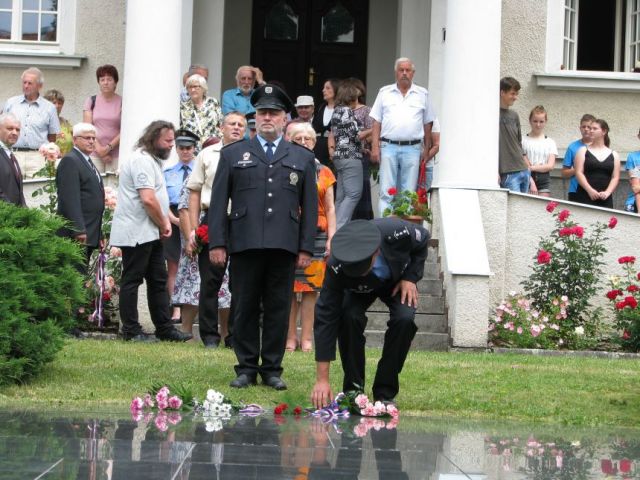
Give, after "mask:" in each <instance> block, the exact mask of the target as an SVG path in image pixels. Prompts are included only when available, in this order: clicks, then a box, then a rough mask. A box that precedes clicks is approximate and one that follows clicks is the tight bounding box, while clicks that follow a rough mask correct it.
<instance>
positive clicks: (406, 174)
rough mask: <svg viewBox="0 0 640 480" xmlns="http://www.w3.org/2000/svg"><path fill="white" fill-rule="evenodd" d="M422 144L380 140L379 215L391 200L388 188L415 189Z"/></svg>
mask: <svg viewBox="0 0 640 480" xmlns="http://www.w3.org/2000/svg"><path fill="white" fill-rule="evenodd" d="M421 153H422V145H421V144H419V143H418V144H416V145H402V146H400V145H393V144H391V143H387V142H380V200H379V202H378V209H379V211H380V216H382V215H383V213H384V210H385V208H387V207H388V206H389V203H390V202H391V195H389V189H390V188H391V187H394V188H396V189H397V190H398V191H399V192H401V191H403V190H413V191H415V189H416V186H417V184H418V174H419V173H420V154H421Z"/></svg>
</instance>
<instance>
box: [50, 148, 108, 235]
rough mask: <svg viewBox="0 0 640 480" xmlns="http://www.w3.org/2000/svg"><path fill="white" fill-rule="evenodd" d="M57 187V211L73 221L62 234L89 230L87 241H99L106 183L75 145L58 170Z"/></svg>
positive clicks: (74, 233) (75, 233)
mask: <svg viewBox="0 0 640 480" xmlns="http://www.w3.org/2000/svg"><path fill="white" fill-rule="evenodd" d="M56 185H57V187H58V212H57V213H58V215H60V216H62V217H64V218H66V219H67V220H68V221H69V222H70V226H69V228H63V229H61V230H60V232H59V234H60V235H61V236H63V237H74V236H75V235H77V234H78V233H86V234H87V245H88V246H90V247H97V246H98V244H99V243H100V234H101V227H102V214H103V212H104V187H103V185H102V179H101V178H99V177H98V175H96V172H95V171H94V170H93V168H91V165H89V163H88V162H87V161H86V160H85V159H84V158H83V157H82V154H81V153H80V152H79V151H78V150H77V149H75V148H73V149H71V151H70V152H69V153H68V154H67V155H65V156H64V157H63V158H62V160H60V164H59V165H58V169H57V170H56Z"/></svg>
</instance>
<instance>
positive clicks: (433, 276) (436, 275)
mask: <svg viewBox="0 0 640 480" xmlns="http://www.w3.org/2000/svg"><path fill="white" fill-rule="evenodd" d="M440 270H441V267H440V263H435V262H434V263H427V262H425V264H424V274H423V275H422V280H420V282H423V281H424V280H440ZM420 282H418V289H419V288H420Z"/></svg>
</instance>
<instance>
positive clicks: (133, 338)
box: [122, 333, 158, 343]
mask: <svg viewBox="0 0 640 480" xmlns="http://www.w3.org/2000/svg"><path fill="white" fill-rule="evenodd" d="M122 339H123V340H124V341H125V342H143V343H153V342H157V341H158V340H157V339H156V338H155V337H152V336H151V335H147V334H146V333H138V334H137V335H122Z"/></svg>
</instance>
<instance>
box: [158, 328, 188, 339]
mask: <svg viewBox="0 0 640 480" xmlns="http://www.w3.org/2000/svg"><path fill="white" fill-rule="evenodd" d="M156 337H158V339H160V340H161V341H163V342H186V341H187V340H191V339H192V338H193V335H191V334H190V333H186V332H181V331H180V330H177V329H175V328H173V329H171V330H169V331H167V332H165V333H163V334H162V335H160V334H156Z"/></svg>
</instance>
